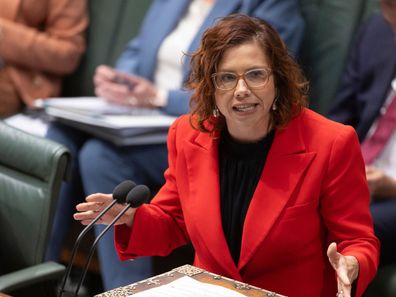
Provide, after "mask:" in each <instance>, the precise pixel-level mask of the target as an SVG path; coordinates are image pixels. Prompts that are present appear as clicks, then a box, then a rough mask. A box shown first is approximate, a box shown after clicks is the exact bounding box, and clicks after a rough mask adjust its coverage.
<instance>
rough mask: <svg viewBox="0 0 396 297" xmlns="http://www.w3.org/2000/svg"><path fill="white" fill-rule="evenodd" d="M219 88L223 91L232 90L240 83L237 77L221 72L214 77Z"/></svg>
mask: <svg viewBox="0 0 396 297" xmlns="http://www.w3.org/2000/svg"><path fill="white" fill-rule="evenodd" d="M214 79H215V83H216V86H217V88H219V89H223V90H230V89H232V88H234V87H235V86H236V83H237V81H238V78H237V76H236V75H235V74H234V73H230V72H219V73H216V74H215V75H214Z"/></svg>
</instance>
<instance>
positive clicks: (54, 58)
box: [0, 0, 88, 105]
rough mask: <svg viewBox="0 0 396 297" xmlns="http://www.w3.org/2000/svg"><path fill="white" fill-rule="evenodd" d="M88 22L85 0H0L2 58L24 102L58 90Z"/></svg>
mask: <svg viewBox="0 0 396 297" xmlns="http://www.w3.org/2000/svg"><path fill="white" fill-rule="evenodd" d="M87 24H88V17H87V11H86V0H40V1H39V0H0V60H2V63H4V65H5V66H4V67H5V70H6V71H7V73H8V75H9V77H10V78H11V80H12V82H13V83H14V85H15V87H16V89H17V91H18V93H19V95H20V97H21V98H22V100H23V101H24V102H25V104H27V105H31V104H32V102H33V101H34V99H37V98H46V97H49V96H58V95H59V93H60V87H61V77H62V76H64V75H66V74H69V73H71V72H72V71H73V70H75V69H76V67H77V66H78V64H79V61H80V57H81V54H82V53H83V52H84V50H85V41H84V31H85V29H86V27H87Z"/></svg>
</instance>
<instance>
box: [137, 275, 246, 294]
mask: <svg viewBox="0 0 396 297" xmlns="http://www.w3.org/2000/svg"><path fill="white" fill-rule="evenodd" d="M220 296H224V297H245V295H243V294H240V293H238V292H236V291H233V290H230V289H227V288H225V287H222V286H216V285H212V284H207V283H203V282H199V281H197V280H195V279H193V278H191V277H188V276H183V277H181V278H179V279H177V280H175V281H173V282H171V283H169V284H166V285H162V286H159V287H155V288H152V289H149V290H145V291H143V292H139V293H136V294H133V295H129V297H220Z"/></svg>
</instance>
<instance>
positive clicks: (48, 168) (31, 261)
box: [0, 121, 70, 297]
mask: <svg viewBox="0 0 396 297" xmlns="http://www.w3.org/2000/svg"><path fill="white" fill-rule="evenodd" d="M69 160H70V156H69V152H68V151H67V149H66V148H65V147H64V146H62V145H60V144H57V143H55V142H52V141H49V140H47V139H44V138H41V137H38V136H34V135H32V134H28V133H25V132H23V131H21V130H18V129H16V128H13V127H11V126H8V125H7V124H5V123H4V122H1V121H0V292H4V293H7V294H10V295H12V296H15V297H19V296H40V297H43V296H56V293H55V291H54V290H55V288H56V285H57V281H58V280H59V279H60V278H61V277H62V276H63V273H64V271H65V267H64V266H62V265H60V264H57V263H53V262H47V263H44V255H45V250H46V246H47V241H48V236H49V234H50V231H51V224H52V220H53V215H54V211H55V207H56V203H57V199H58V194H59V188H60V184H61V181H62V180H63V179H64V177H65V173H66V171H67V166H68V164H69Z"/></svg>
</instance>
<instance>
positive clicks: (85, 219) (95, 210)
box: [73, 193, 136, 227]
mask: <svg viewBox="0 0 396 297" xmlns="http://www.w3.org/2000/svg"><path fill="white" fill-rule="evenodd" d="M85 200H86V202H83V203H80V204H78V205H77V206H76V209H77V211H78V212H77V213H75V214H74V215H73V217H74V219H75V220H76V221H80V222H81V224H83V225H88V224H89V223H91V222H92V221H93V220H94V219H95V218H96V217H97V216H98V214H99V213H100V212H101V211H102V210H103V209H105V208H106V207H107V206H108V205H109V204H110V203H111V202H112V201H113V197H112V195H111V194H101V193H96V194H92V195H89V196H88V197H87V198H85ZM125 206H126V205H121V204H118V203H116V204H115V205H113V207H111V208H110V209H109V210H108V211H107V212H106V214H104V215H103V216H102V218H101V219H100V220H99V221H98V222H97V224H105V225H108V224H110V222H111V221H112V220H113V219H114V218H115V217H116V216H117V215H118V214H119V213H120V211H121V210H122V209H123V208H124V207H125ZM135 212H136V208H130V209H128V210H127V212H126V213H125V214H124V215H123V216H122V217H121V218H120V219H119V220H118V221H117V222H116V223H115V225H121V224H126V225H128V226H129V227H131V226H132V223H133V218H134V216H135Z"/></svg>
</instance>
